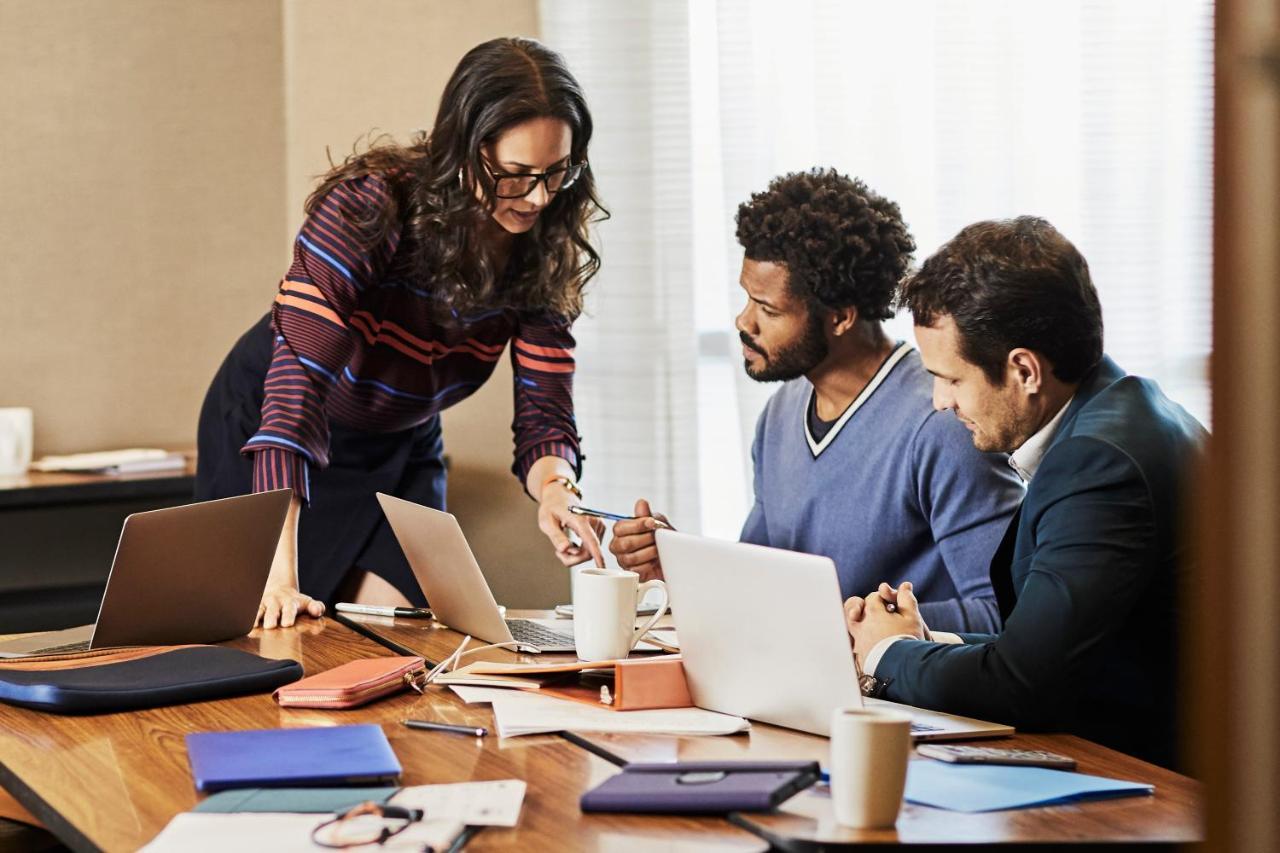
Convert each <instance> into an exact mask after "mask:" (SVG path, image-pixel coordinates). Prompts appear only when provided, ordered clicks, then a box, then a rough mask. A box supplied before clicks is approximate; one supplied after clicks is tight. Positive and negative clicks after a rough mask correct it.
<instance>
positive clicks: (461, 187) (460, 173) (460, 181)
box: [458, 169, 466, 190]
mask: <svg viewBox="0 0 1280 853" xmlns="http://www.w3.org/2000/svg"><path fill="white" fill-rule="evenodd" d="M458 189H460V190H462V189H466V185H465V184H463V183H462V169H458Z"/></svg>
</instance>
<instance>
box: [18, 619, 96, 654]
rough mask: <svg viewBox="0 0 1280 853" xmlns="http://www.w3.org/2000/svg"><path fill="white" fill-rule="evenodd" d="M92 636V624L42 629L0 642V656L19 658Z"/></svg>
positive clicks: (84, 640)
mask: <svg viewBox="0 0 1280 853" xmlns="http://www.w3.org/2000/svg"><path fill="white" fill-rule="evenodd" d="M92 636H93V626H92V625H81V626H79V627H77V628H66V629H64V630H62V631H44V632H42V633H39V634H32V635H31V636H30V637H22V638H20V639H17V640H9V641H8V642H4V643H0V658H20V657H26V656H29V655H33V654H36V653H38V652H40V651H43V650H45V649H49V648H53V647H58V646H65V645H67V644H69V643H82V642H83V643H87V642H89V638H90V637H92Z"/></svg>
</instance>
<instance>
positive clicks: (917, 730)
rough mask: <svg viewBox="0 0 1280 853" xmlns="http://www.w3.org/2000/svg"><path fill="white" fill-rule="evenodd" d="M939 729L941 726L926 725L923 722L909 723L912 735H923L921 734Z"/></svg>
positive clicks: (940, 729)
mask: <svg viewBox="0 0 1280 853" xmlns="http://www.w3.org/2000/svg"><path fill="white" fill-rule="evenodd" d="M940 731H942V727H941V726H926V725H925V724H924V723H916V722H912V724H911V733H912V734H913V735H923V734H928V733H929V732H940Z"/></svg>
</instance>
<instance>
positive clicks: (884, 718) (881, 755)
mask: <svg viewBox="0 0 1280 853" xmlns="http://www.w3.org/2000/svg"><path fill="white" fill-rule="evenodd" d="M910 756H911V717H909V716H907V715H906V714H902V713H899V712H897V711H887V710H886V711H880V710H874V711H873V710H870V709H867V708H837V709H836V710H835V711H834V712H832V714H831V760H830V762H829V763H828V765H827V767H828V769H829V770H830V772H831V807H832V809H833V810H834V811H835V813H836V823H839V824H841V825H842V826H849V827H855V828H857V829H878V828H884V827H890V826H893V824H894V822H895V821H897V819H898V809H900V808H901V807H902V792H903V789H905V788H906V784H907V761H908V759H909V758H910Z"/></svg>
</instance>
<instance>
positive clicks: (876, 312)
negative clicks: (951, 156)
mask: <svg viewBox="0 0 1280 853" xmlns="http://www.w3.org/2000/svg"><path fill="white" fill-rule="evenodd" d="M737 222H738V242H739V243H741V244H742V248H743V249H745V250H746V256H747V258H748V259H750V260H753V261H773V262H775V263H782V264H785V265H786V267H787V280H788V283H789V285H790V287H791V290H792V292H793V293H796V294H798V295H800V296H802V297H804V298H805V299H806V300H807V301H808V302H809V303H810V305H813V306H815V307H816V306H824V307H826V308H831V309H839V308H847V307H849V306H853V307H854V308H857V309H858V316H859V317H861V318H862V319H865V320H887V319H889V318H890V317H892V316H893V294H894V289H895V288H896V287H897V285H898V279H900V278H902V276H903V274H904V273H906V271H907V267H908V266H910V264H911V253H912V252H914V251H915V248H916V243H915V240H913V239H911V234H910V233H909V232H908V231H907V226H906V224H905V223H904V222H903V221H902V213H901V212H900V211H899V210H898V206H897V205H896V204H894V203H893V202H891V201H889V200H888V199H886V198H884V197H883V196H881V195H878V194H876V193H875V192H873V191H872V190H870V189H869V188H868V187H867V185H866V184H864V183H863V182H862V181H860V180H858V179H857V178H849V177H846V176H845V175H841V174H840V173H838V172H837V171H836V170H835V169H811V170H809V171H807V172H792V173H790V174H787V175H783V176H781V177H778V178H774V179H773V180H772V181H770V182H769V188H768V189H767V190H765V191H764V192H759V193H753V194H752V196H751V200H750V201H747V202H744V203H743V204H741V205H739V207H738V216H737Z"/></svg>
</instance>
